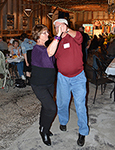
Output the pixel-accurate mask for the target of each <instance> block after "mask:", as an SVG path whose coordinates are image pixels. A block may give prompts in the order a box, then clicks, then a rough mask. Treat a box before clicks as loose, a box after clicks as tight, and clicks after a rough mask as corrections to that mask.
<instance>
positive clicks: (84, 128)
mask: <svg viewBox="0 0 115 150" xmlns="http://www.w3.org/2000/svg"><path fill="white" fill-rule="evenodd" d="M71 92H72V94H73V97H74V104H75V108H76V112H77V117H78V126H79V133H80V134H81V135H88V133H89V128H88V125H87V112H86V106H85V102H86V77H85V74H84V71H82V72H81V73H80V74H79V75H77V76H75V77H71V78H69V77H66V76H63V75H62V74H61V73H59V72H58V79H57V108H58V117H59V122H60V124H61V125H66V124H67V123H68V121H69V103H70V98H71Z"/></svg>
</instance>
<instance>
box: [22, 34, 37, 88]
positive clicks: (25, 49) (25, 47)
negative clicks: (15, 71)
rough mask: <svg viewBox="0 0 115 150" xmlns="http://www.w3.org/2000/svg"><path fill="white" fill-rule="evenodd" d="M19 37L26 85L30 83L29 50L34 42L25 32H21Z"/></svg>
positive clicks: (30, 50)
mask: <svg viewBox="0 0 115 150" xmlns="http://www.w3.org/2000/svg"><path fill="white" fill-rule="evenodd" d="M21 39H22V43H21V49H22V54H23V56H24V59H25V72H26V80H27V85H30V76H31V52H32V49H33V46H34V45H35V44H36V42H35V41H34V40H31V39H28V36H27V34H26V33H22V35H21Z"/></svg>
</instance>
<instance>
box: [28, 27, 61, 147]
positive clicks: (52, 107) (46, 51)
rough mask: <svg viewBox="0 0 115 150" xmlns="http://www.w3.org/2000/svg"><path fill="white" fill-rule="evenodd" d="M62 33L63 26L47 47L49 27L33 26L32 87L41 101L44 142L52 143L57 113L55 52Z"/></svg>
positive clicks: (41, 126)
mask: <svg viewBox="0 0 115 150" xmlns="http://www.w3.org/2000/svg"><path fill="white" fill-rule="evenodd" d="M61 33H62V27H61V26H60V29H59V30H58V33H57V36H55V37H54V40H53V41H52V42H51V43H50V44H49V46H48V47H46V45H45V43H46V41H48V36H49V32H48V28H47V27H46V26H45V25H43V24H38V25H36V26H34V27H33V30H32V35H33V37H34V39H35V40H36V41H37V42H36V45H35V46H34V48H33V50H32V62H31V64H32V73H31V80H30V83H31V87H32V89H33V91H34V93H35V95H36V96H37V98H38V99H39V100H40V102H41V105H42V107H41V112H40V119H39V125H40V126H39V129H40V135H41V137H42V140H43V142H44V144H46V145H47V146H50V145H51V139H50V136H51V135H53V134H52V133H51V132H50V128H51V124H52V122H53V120H54V117H55V115H56V104H55V101H54V100H53V95H54V81H55V76H56V70H55V67H54V65H55V58H54V56H53V55H54V53H55V51H56V49H57V45H58V43H59V39H60V38H59V37H60V35H61Z"/></svg>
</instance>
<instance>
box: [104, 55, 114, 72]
mask: <svg viewBox="0 0 115 150" xmlns="http://www.w3.org/2000/svg"><path fill="white" fill-rule="evenodd" d="M105 73H106V74H107V75H115V58H114V59H113V60H112V62H111V63H110V64H109V66H108V67H107V69H106V70H105Z"/></svg>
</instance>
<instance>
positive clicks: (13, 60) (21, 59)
mask: <svg viewBox="0 0 115 150" xmlns="http://www.w3.org/2000/svg"><path fill="white" fill-rule="evenodd" d="M21 61H24V57H23V56H20V57H19V56H17V57H16V58H15V59H12V58H9V57H8V58H7V62H8V63H12V62H15V63H19V62H21Z"/></svg>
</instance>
